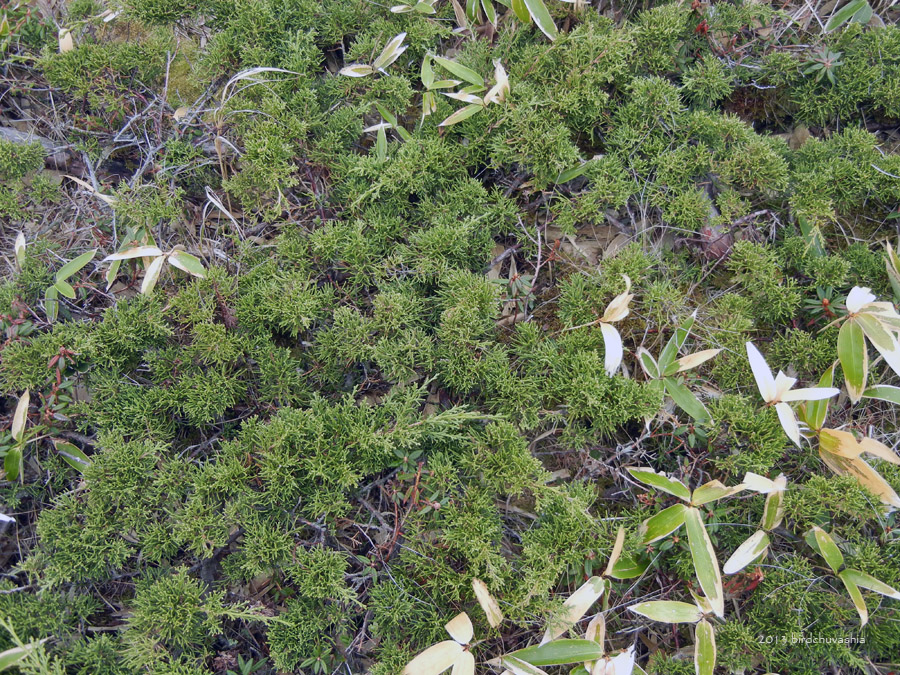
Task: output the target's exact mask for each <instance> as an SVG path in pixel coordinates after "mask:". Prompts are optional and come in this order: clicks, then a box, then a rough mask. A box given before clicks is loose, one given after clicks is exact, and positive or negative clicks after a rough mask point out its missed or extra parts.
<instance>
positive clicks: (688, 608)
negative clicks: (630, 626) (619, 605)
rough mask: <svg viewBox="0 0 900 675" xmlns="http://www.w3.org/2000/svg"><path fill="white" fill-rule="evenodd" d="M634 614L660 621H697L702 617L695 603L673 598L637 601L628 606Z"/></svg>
mask: <svg viewBox="0 0 900 675" xmlns="http://www.w3.org/2000/svg"><path fill="white" fill-rule="evenodd" d="M628 609H629V610H631V611H632V612H634V613H635V614H640V615H641V616H646V617H647V618H648V619H652V620H653V621H659V622H661V623H697V622H698V621H699V620H700V619H702V618H703V612H701V611H700V608H699V607H697V605H690V604H688V603H686V602H677V601H675V600H654V601H652V602H639V603H637V604H636V605H632V606H631V607H629V608H628Z"/></svg>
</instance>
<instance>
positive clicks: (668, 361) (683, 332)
mask: <svg viewBox="0 0 900 675" xmlns="http://www.w3.org/2000/svg"><path fill="white" fill-rule="evenodd" d="M695 315H696V312H695V313H694V314H691V315H690V316H689V317H688V318H687V319H685V320H684V321H682V322H681V325H680V326H678V328H676V329H675V333H674V334H673V335H672V337H670V338H669V341H668V342H667V343H666V346H665V347H663V350H662V351H661V352H660V354H659V368H660V370H661V371H665V370H666V369H667V368H668V367H669V366H671V365H672V364H673V363H674V362H675V357H677V356H678V352H679V351H680V350H681V348H682V347H684V343H685V342H687V339H688V335H690V334H691V328H693V327H694V320H695Z"/></svg>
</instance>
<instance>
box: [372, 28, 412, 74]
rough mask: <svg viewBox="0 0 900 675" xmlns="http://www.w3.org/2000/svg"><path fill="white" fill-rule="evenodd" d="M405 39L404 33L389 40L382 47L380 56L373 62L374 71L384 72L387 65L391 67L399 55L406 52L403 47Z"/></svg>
mask: <svg viewBox="0 0 900 675" xmlns="http://www.w3.org/2000/svg"><path fill="white" fill-rule="evenodd" d="M405 39H406V33H399V34H398V35H395V36H394V37H392V38H391V39H390V41H389V42H388V43H387V44H386V45H385V46H384V49H383V50H382V52H381V54H379V55H378V58H377V59H375V62H374V63H373V64H372V67H373V68H374V69H375V70H384V69H385V68H387V67H388V66H389V65H391V64H392V63H393V62H394V61H396V60H397V59H398V58H400V55H401V54H402V53H403V52H405V51H406V47H405V46H401V45H403V40H405Z"/></svg>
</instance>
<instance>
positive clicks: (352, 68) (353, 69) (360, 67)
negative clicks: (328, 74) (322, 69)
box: [339, 63, 375, 77]
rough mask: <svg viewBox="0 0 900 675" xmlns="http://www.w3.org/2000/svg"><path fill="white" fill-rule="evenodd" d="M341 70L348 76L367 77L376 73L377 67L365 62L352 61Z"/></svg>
mask: <svg viewBox="0 0 900 675" xmlns="http://www.w3.org/2000/svg"><path fill="white" fill-rule="evenodd" d="M339 72H340V74H341V75H344V76H346V77H366V76H367V75H371V74H372V73H374V72H375V69H374V68H373V67H372V66H369V65H366V64H365V63H351V64H350V65H349V66H344V67H343V68H341V69H340V71H339Z"/></svg>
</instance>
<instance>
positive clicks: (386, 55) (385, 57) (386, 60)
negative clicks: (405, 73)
mask: <svg viewBox="0 0 900 675" xmlns="http://www.w3.org/2000/svg"><path fill="white" fill-rule="evenodd" d="M405 39H406V33H400V34H399V35H395V36H394V37H393V38H391V40H390V42H388V43H387V45H385V47H384V49H383V50H382V51H381V54H379V55H378V58H377V59H375V60H374V61H373V62H372V65H368V64H365V63H351V64H350V65H349V66H345V67H343V68H341V70H340V73H341V75H345V76H346V77H367V76H369V75H372V74H373V73H376V72H378V73H381V74H382V75H387V72H386V71H385V68H387V67H388V66H389V65H391V64H392V63H393V62H394V61H396V60H397V59H399V58H400V55H401V54H402V53H403V52H405V51H406V48H407V46H408V45H404V44H403V40H405Z"/></svg>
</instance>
